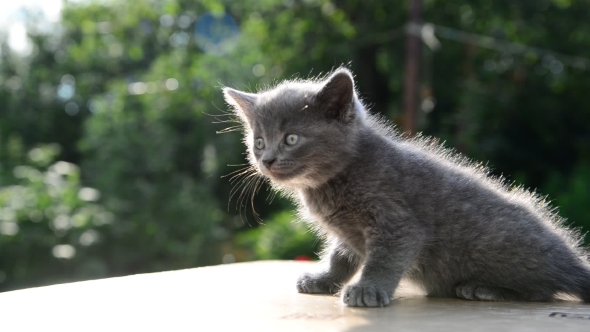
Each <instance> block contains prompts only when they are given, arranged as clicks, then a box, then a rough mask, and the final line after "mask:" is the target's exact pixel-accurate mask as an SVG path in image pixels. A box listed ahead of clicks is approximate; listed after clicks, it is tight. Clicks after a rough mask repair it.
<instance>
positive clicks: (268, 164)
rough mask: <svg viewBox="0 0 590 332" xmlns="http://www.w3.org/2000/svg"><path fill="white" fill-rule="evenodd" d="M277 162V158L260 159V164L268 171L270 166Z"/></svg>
mask: <svg viewBox="0 0 590 332" xmlns="http://www.w3.org/2000/svg"><path fill="white" fill-rule="evenodd" d="M276 160H277V158H274V157H271V158H267V159H262V163H263V164H264V166H266V168H268V169H270V166H272V164H273V163H274V162H275V161H276Z"/></svg>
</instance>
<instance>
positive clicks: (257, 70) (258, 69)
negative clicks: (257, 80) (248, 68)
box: [252, 64, 266, 77]
mask: <svg viewBox="0 0 590 332" xmlns="http://www.w3.org/2000/svg"><path fill="white" fill-rule="evenodd" d="M265 72H266V68H264V66H263V65H261V64H257V65H255V66H254V67H252V73H253V74H254V76H256V77H262V76H264V73H265Z"/></svg>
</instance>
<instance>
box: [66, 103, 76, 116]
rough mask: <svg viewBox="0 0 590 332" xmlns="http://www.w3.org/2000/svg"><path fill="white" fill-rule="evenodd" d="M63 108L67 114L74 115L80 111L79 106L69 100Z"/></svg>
mask: <svg viewBox="0 0 590 332" xmlns="http://www.w3.org/2000/svg"><path fill="white" fill-rule="evenodd" d="M65 110H66V113H67V114H68V115H69V116H74V115H76V114H78V112H80V106H78V104H77V103H75V102H73V101H70V102H68V103H67V104H66V107H65Z"/></svg>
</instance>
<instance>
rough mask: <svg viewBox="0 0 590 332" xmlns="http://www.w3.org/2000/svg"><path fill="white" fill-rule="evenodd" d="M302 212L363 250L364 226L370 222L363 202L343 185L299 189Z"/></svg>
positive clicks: (330, 231) (333, 233) (331, 232)
mask: <svg viewBox="0 0 590 332" xmlns="http://www.w3.org/2000/svg"><path fill="white" fill-rule="evenodd" d="M300 198H301V202H302V205H303V206H302V209H303V211H302V212H303V214H304V215H306V216H307V217H308V219H311V220H312V221H313V222H316V223H317V224H319V226H321V227H322V228H323V229H325V230H326V231H328V232H329V233H330V234H332V235H336V236H337V237H339V238H341V239H346V242H349V244H350V245H351V246H352V247H354V248H356V249H358V250H359V251H360V252H362V251H363V248H364V243H365V236H364V234H365V230H366V228H367V226H368V225H369V224H370V220H369V219H370V213H369V211H367V208H368V207H367V206H366V204H363V203H362V202H360V201H359V200H358V196H357V195H354V193H353V192H352V191H351V190H350V188H348V187H347V186H346V185H338V184H336V185H332V186H329V187H327V188H321V189H316V190H307V191H303V192H301V193H300Z"/></svg>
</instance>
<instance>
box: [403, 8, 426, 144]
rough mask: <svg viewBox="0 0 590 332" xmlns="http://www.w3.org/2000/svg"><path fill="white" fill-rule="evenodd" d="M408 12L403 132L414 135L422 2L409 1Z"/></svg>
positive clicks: (420, 45)
mask: <svg viewBox="0 0 590 332" xmlns="http://www.w3.org/2000/svg"><path fill="white" fill-rule="evenodd" d="M409 1H410V12H409V19H408V27H407V28H408V32H407V44H406V73H405V78H404V120H403V130H404V131H405V132H407V133H410V134H414V132H415V130H416V124H415V119H416V109H417V108H418V107H417V96H418V83H419V82H418V78H419V76H420V54H421V47H422V38H421V37H420V27H421V26H422V23H423V22H422V0H409Z"/></svg>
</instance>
